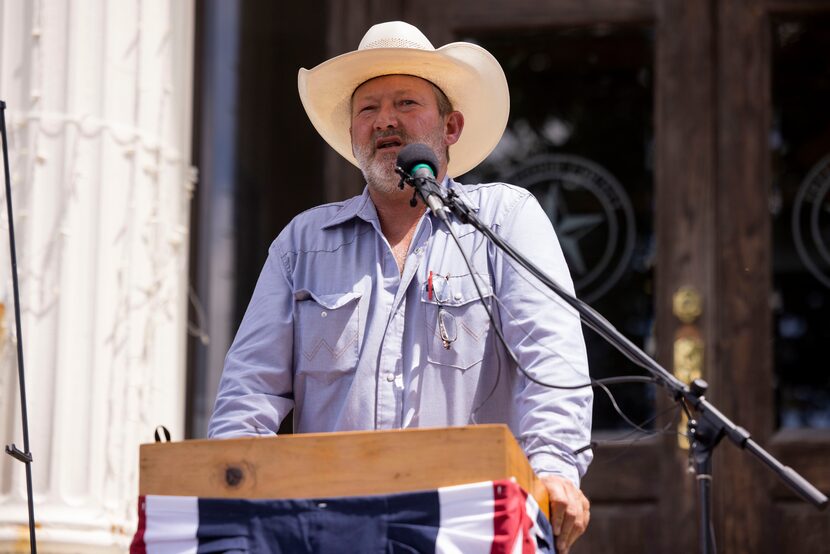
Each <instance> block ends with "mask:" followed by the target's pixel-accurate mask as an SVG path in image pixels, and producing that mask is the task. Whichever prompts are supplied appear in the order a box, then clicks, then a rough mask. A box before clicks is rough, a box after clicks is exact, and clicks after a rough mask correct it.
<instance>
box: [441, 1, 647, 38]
mask: <svg viewBox="0 0 830 554" xmlns="http://www.w3.org/2000/svg"><path fill="white" fill-rule="evenodd" d="M427 5H429V6H434V7H436V9H435V10H434V11H435V12H436V13H437V12H438V11H439V10H440V9H443V12H444V14H445V15H444V16H445V17H447V18H449V20H450V22H451V23H450V25H451V26H452V27H454V28H455V29H456V30H477V31H481V30H485V29H488V28H497V29H499V30H504V29H509V28H523V29H527V28H533V27H536V28H538V27H551V26H561V25H582V24H608V23H626V22H643V21H651V20H652V19H653V18H654V10H655V7H654V6H655V1H654V0H557V1H556V2H539V1H538V0H513V1H510V2H504V1H502V0H456V1H454V2H451V3H447V2H441V1H434V0H433V1H430V2H427Z"/></svg>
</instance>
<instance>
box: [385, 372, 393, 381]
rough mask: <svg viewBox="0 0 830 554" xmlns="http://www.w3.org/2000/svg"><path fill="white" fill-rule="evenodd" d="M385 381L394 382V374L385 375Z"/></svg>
mask: <svg viewBox="0 0 830 554" xmlns="http://www.w3.org/2000/svg"><path fill="white" fill-rule="evenodd" d="M386 380H387V381H389V382H390V383H391V382H392V381H394V380H395V374H394V373H387V374H386Z"/></svg>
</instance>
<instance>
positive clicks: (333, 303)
mask: <svg viewBox="0 0 830 554" xmlns="http://www.w3.org/2000/svg"><path fill="white" fill-rule="evenodd" d="M361 296H363V293H362V292H360V291H352V292H347V293H345V294H344V293H338V294H317V293H315V292H313V291H310V290H308V289H300V290H298V291H297V292H295V293H294V298H296V299H297V300H308V299H312V300H314V301H315V302H317V303H318V304H320V305H321V306H322V307H324V308H327V309H329V310H336V309H337V308H341V307H343V306H345V305H346V304H348V303H349V302H351V301H352V300H356V299H358V298H360V297H361Z"/></svg>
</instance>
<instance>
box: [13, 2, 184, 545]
mask: <svg viewBox="0 0 830 554" xmlns="http://www.w3.org/2000/svg"><path fill="white" fill-rule="evenodd" d="M193 26H194V5H193V1H192V0H189V1H182V0H144V1H142V0H118V1H107V0H75V1H72V2H68V1H63V0H32V1H28V0H0V98H2V99H3V100H5V101H6V103H7V110H6V121H7V125H8V129H9V133H10V136H9V147H10V162H11V170H12V183H13V191H12V194H13V202H14V209H15V231H16V233H17V253H18V263H19V275H20V283H21V304H22V308H23V343H24V347H25V362H26V370H27V375H26V379H27V383H26V384H27V393H28V405H29V423H30V438H31V451H32V453H33V455H34V464H33V473H34V489H35V515H36V519H37V522H38V524H39V528H38V550H39V551H42V552H99V551H100V552H108V551H123V550H124V549H125V547H126V545H128V544H129V541H130V539H131V536H132V534H133V532H134V530H135V523H136V504H137V492H138V445H139V444H140V443H143V442H151V441H152V434H153V429H154V428H155V427H156V426H157V425H160V424H164V425H166V426H167V427H168V428H169V429H170V430H171V431H172V432H173V435H174V438H179V439H180V438H182V435H183V427H184V398H185V391H184V387H185V351H186V333H187V298H188V285H187V282H188V281H187V261H188V242H189V237H188V229H189V206H190V198H191V194H192V190H193V183H194V180H195V172H194V171H193V170H192V169H191V168H190V165H189V160H190V147H191V140H190V129H191V112H192V105H191V104H192V101H191V99H192V81H193V79H192V74H193V69H192V62H193ZM3 202H4V204H3V206H2V216H0V227H2V229H0V232H1V233H2V234H1V235H0V302H2V304H3V305H4V308H5V311H4V315H3V316H2V325H1V326H0V442H3V443H4V444H9V443H11V442H14V443H16V444H17V445H18V446H19V447H21V448H22V432H21V427H20V416H19V413H20V406H19V396H18V388H17V377H16V375H17V366H16V354H15V350H16V337H15V331H14V310H13V298H12V286H11V270H10V264H9V254H8V244H7V242H8V240H7V236H8V229H7V224H8V221H7V218H6V207H5V195H3ZM3 456H4V458H3V461H2V462H1V463H0V464H1V465H0V551H2V552H8V551H13V552H17V551H20V552H25V551H28V542H27V541H28V527H27V519H26V518H27V512H26V489H25V475H24V472H23V467H22V464H20V463H19V462H17V461H14V460H13V459H12V458H11V457H9V456H6V455H5V454H4V455H3Z"/></svg>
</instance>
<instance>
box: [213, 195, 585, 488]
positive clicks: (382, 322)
mask: <svg viewBox="0 0 830 554" xmlns="http://www.w3.org/2000/svg"><path fill="white" fill-rule="evenodd" d="M445 186H449V187H453V188H454V189H455V190H456V191H458V192H459V193H460V194H461V195H462V198H464V199H465V201H466V202H467V203H468V204H469V205H470V206H471V207H472V208H473V209H474V210H475V211H476V212H477V213H478V216H479V218H481V219H482V220H483V221H484V222H485V223H486V224H488V225H489V226H490V227H491V228H492V229H493V230H494V231H495V232H496V233H498V234H499V235H501V236H502V237H503V238H505V239H506V240H507V241H508V242H510V243H511V244H512V245H513V246H515V247H516V249H517V250H519V251H520V252H522V253H524V254H525V255H527V256H529V257H530V258H531V259H532V260H533V262H534V263H535V264H536V265H538V266H539V267H541V268H542V269H544V270H545V271H546V272H547V273H548V275H550V276H551V277H553V278H554V279H555V280H556V281H557V282H558V283H559V284H560V285H562V286H563V287H564V288H566V289H568V290H573V285H572V281H571V277H570V275H569V273H568V268H567V266H566V264H565V260H564V257H563V255H562V251H561V248H560V246H559V243H558V241H557V239H556V236H555V234H554V231H553V228H552V226H551V223H550V220H549V219H548V217H547V216H546V215H545V213H544V212H543V211H542V209H541V207H540V206H539V204H538V202H536V200H535V198H534V197H533V196H532V195H531V194H530V193H528V192H527V191H526V190H524V189H521V188H518V187H513V186H510V185H504V184H501V183H491V184H480V185H460V184H458V183H455V182H454V181H451V180H446V181H445ZM451 219H453V218H451ZM452 225H453V226H454V228H455V230H456V233H457V234H458V236H459V237H460V239H461V245H462V248H463V249H464V251H465V252H466V253H467V254H468V256H470V257H471V260H472V264H473V268H474V274H475V277H476V278H477V279H478V282H479V285H480V287H481V289H482V292H483V293H484V295H485V301H486V302H487V304H488V305H489V306H490V307H491V309H492V310H493V312H494V316H495V319H496V321H497V323H498V324H499V325H500V326H501V328H502V330H503V332H504V335H505V338H506V339H507V342H508V344H509V345H510V346H511V348H512V349H513V351H514V352H515V354H516V356H517V358H518V360H519V362H520V364H521V365H522V366H523V367H524V368H525V369H526V370H527V371H529V372H531V373H532V374H533V375H534V377H536V378H537V379H540V380H542V381H544V382H547V383H552V384H556V385H576V384H582V383H587V381H588V378H587V375H588V364H587V358H586V353H585V343H584V340H583V336H582V329H581V325H580V322H579V318H578V316H577V315H576V314H575V312H574V311H573V310H572V309H571V308H569V307H567V306H565V305H563V303H562V302H561V301H559V300H557V299H555V297H554V295H553V294H552V293H549V292H548V291H547V290H546V289H545V288H544V286H543V285H541V284H539V283H538V282H536V281H535V280H534V279H533V278H532V277H530V276H529V275H527V273H526V272H525V271H524V270H517V269H516V268H515V265H514V263H513V262H512V261H508V259H507V258H506V257H505V256H504V255H502V254H501V253H500V252H498V251H497V250H496V248H495V247H494V246H493V245H492V244H490V243H489V241H488V240H487V239H486V238H485V237H484V236H483V235H482V234H481V233H479V232H477V231H475V230H474V229H473V227H472V226H470V225H467V224H462V223H460V222H458V221H455V220H453V222H452ZM592 401H593V394H592V391H591V388H590V387H584V388H579V389H576V390H562V389H551V388H546V387H543V386H540V385H538V384H535V383H533V382H532V381H530V380H529V379H527V378H526V377H525V376H523V375H522V374H521V373H520V372H519V370H518V369H517V368H516V367H515V364H514V363H513V362H512V361H511V360H510V358H509V357H508V355H507V353H506V351H505V349H504V347H503V346H502V344H501V342H500V341H499V339H498V337H497V336H496V334H495V332H493V330H492V328H491V323H490V320H489V319H488V316H487V313H486V311H485V309H484V307H483V306H482V304H481V302H480V300H479V297H478V294H477V293H476V289H475V284H474V283H473V276H471V275H470V271H469V270H468V269H467V267H466V265H465V264H464V261H463V259H462V257H461V256H460V254H459V252H458V247H457V246H456V245H455V243H454V242H453V240H452V237H451V236H450V234H449V233H448V231H447V229H446V228H445V227H444V224H443V223H441V222H440V220H438V219H437V218H436V217H434V216H433V215H432V214H430V213H425V214H424V216H423V217H422V218H421V220H420V222H419V223H418V227H417V229H416V231H415V234H414V238H413V240H412V244H411V246H410V249H409V253H408V255H407V257H406V263H405V265H404V269H403V274H401V273H400V271H399V269H398V265H397V263H396V261H395V257H394V256H393V254H392V249H391V248H390V246H389V243H388V242H387V241H386V239H385V237H384V236H383V233H382V232H381V228H380V222H379V220H378V215H377V212H376V210H375V206H374V204H373V203H372V200H371V199H370V197H369V194H368V191H366V190H364V192H363V194H362V195H360V196H357V197H354V198H352V199H350V200H347V201H345V202H336V203H333V204H326V205H324V206H319V207H316V208H313V209H311V210H308V211H306V212H304V213H302V214H300V215H299V216H297V217H296V218H295V219H294V220H293V221H292V222H291V223H290V224H289V225H288V226H287V227H286V228H285V229H284V230H283V231H282V233H280V235H279V236H278V237H277V239H276V240H275V241H274V242H273V244H272V245H271V248H270V250H269V255H268V260H267V261H266V263H265V267H264V268H263V270H262V274H261V275H260V277H259V281H258V283H257V286H256V289H255V291H254V294H253V297H252V298H251V303H250V305H249V306H248V310H247V312H246V313H245V317H244V319H243V321H242V324H241V326H240V328H239V331H238V333H237V335H236V339H235V340H234V342H233V345H232V346H231V348H230V350H229V352H228V355H227V358H226V360H225V368H224V372H223V374H222V379H221V382H220V385H219V393H218V396H217V399H216V406H215V408H214V413H213V416H212V418H211V421H210V425H209V429H208V434H209V436H211V437H231V436H249V435H264V434H273V433H275V432H276V430H277V429H278V428H279V425H280V422H281V421H282V419H283V418H284V417H285V416H286V415H287V414H288V412H289V411H290V410H291V409H292V408H293V409H294V429H295V431H296V432H300V433H307V432H322V431H347V430H367V429H397V428H408V427H443V426H455V425H468V424H474V423H506V424H507V425H508V426H509V427H510V429H511V430H512V431H513V433H514V435H515V436H516V437H517V439H518V440H519V443H520V444H521V445H522V447H523V449H524V450H525V453H526V454H527V455H528V457H529V459H530V462H531V465H532V466H533V468H534V470H535V471H536V472H537V473H555V474H560V475H564V476H565V477H568V478H569V479H571V480H572V481H574V482H575V483H577V484H578V483H579V479H580V477H581V476H582V475H583V474H584V473H585V470H586V469H587V466H588V464H589V463H590V460H591V452H590V450H585V451H583V452H581V453H579V454H575V453H574V452H575V451H576V450H578V449H580V448H583V447H585V446H586V445H588V443H589V441H590V431H591V407H592Z"/></svg>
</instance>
